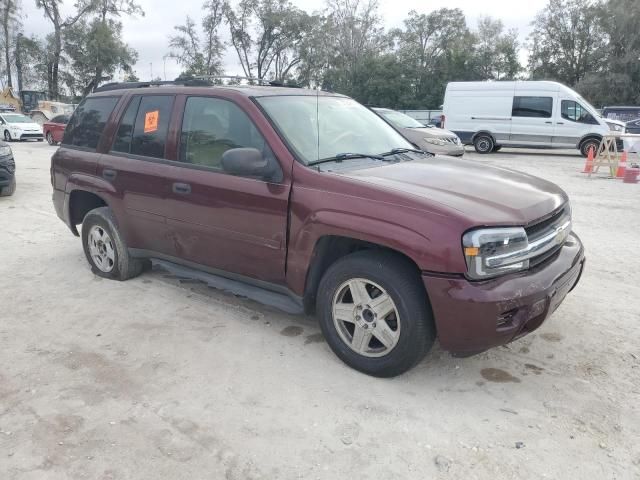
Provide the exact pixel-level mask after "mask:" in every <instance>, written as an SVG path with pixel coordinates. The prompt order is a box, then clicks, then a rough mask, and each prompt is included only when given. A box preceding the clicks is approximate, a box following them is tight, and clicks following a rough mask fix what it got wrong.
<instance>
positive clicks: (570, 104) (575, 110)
mask: <svg viewBox="0 0 640 480" xmlns="http://www.w3.org/2000/svg"><path fill="white" fill-rule="evenodd" d="M560 111H561V116H562V118H564V119H565V120H569V121H572V122H577V123H586V124H589V125H597V124H598V122H597V120H596V119H595V118H593V115H591V114H590V113H589V112H588V111H587V109H586V108H584V107H583V106H582V105H580V104H579V103H578V102H574V101H573V100H562V102H561V103H560Z"/></svg>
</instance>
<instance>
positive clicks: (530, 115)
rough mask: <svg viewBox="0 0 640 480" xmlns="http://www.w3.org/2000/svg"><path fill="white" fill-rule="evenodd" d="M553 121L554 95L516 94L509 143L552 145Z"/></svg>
mask: <svg viewBox="0 0 640 480" xmlns="http://www.w3.org/2000/svg"><path fill="white" fill-rule="evenodd" d="M553 123H554V122H553V97H551V96H544V95H540V96H537V95H536V96H534V95H530V96H524V95H522V96H518V95H516V96H514V97H513V108H512V111H511V134H510V136H509V143H510V144H512V145H531V146H540V147H544V146H547V147H550V146H551V143H552V139H553V132H554V124H553Z"/></svg>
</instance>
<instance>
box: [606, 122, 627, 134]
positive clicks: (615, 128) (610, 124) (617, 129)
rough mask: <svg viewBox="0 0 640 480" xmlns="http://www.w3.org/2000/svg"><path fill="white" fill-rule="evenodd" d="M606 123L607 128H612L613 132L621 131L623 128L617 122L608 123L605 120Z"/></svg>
mask: <svg viewBox="0 0 640 480" xmlns="http://www.w3.org/2000/svg"><path fill="white" fill-rule="evenodd" d="M607 125H609V129H610V130H613V131H614V132H622V131H623V130H624V128H623V126H622V125H618V124H617V123H609V122H607Z"/></svg>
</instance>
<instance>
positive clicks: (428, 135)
mask: <svg viewBox="0 0 640 480" xmlns="http://www.w3.org/2000/svg"><path fill="white" fill-rule="evenodd" d="M372 110H373V111H374V112H376V113H377V114H378V115H380V116H381V117H382V118H384V119H385V120H386V121H387V122H389V123H390V124H391V125H393V126H394V127H395V128H396V130H398V131H399V132H400V133H401V134H402V135H403V136H404V137H405V138H406V139H407V140H409V141H410V142H411V143H413V144H414V145H415V146H417V147H418V148H420V149H421V150H424V151H425V152H429V153H437V154H440V155H451V156H453V157H461V156H462V155H464V145H462V142H460V139H459V138H458V136H457V135H456V134H455V133H453V132H450V131H449V130H445V129H443V128H436V127H434V126H424V125H423V124H421V123H420V122H418V121H417V120H416V119H414V118H411V117H410V116H409V115H405V114H404V113H400V112H397V111H395V110H391V109H389V108H373V109H372Z"/></svg>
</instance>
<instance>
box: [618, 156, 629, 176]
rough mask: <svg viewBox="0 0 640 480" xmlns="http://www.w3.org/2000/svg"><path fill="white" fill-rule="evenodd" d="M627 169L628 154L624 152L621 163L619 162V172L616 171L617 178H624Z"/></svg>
mask: <svg viewBox="0 0 640 480" xmlns="http://www.w3.org/2000/svg"><path fill="white" fill-rule="evenodd" d="M626 169H627V152H622V155H620V161H619V162H618V170H617V171H616V178H624V172H625V170H626Z"/></svg>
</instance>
